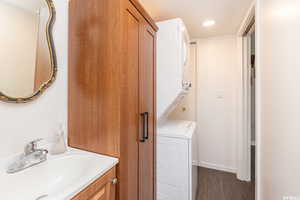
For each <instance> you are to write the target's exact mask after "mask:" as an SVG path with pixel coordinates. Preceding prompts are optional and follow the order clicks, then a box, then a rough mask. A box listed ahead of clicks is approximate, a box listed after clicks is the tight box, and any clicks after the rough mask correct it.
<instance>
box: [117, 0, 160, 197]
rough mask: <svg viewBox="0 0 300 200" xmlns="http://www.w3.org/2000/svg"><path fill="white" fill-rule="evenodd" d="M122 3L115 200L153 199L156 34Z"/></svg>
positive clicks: (131, 8)
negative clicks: (119, 113)
mask: <svg viewBox="0 0 300 200" xmlns="http://www.w3.org/2000/svg"><path fill="white" fill-rule="evenodd" d="M124 2H125V9H124V10H123V11H124V15H123V21H124V22H123V57H124V59H123V60H124V61H123V64H122V67H121V74H122V75H121V85H122V88H121V91H122V92H121V96H122V98H121V130H122V132H121V157H120V165H119V178H120V185H119V189H118V191H119V192H118V200H154V199H155V195H154V194H155V189H154V188H155V186H154V183H155V171H154V166H155V148H154V144H155V134H154V132H155V128H154V127H155V112H154V111H155V108H154V107H155V96H154V95H155V91H154V88H155V85H154V84H155V78H154V77H155V31H154V30H153V29H152V28H151V26H149V25H148V23H147V22H146V19H145V18H144V17H143V16H142V14H141V13H140V12H139V11H138V10H137V8H136V7H135V5H134V4H132V3H131V2H130V1H124ZM146 123H147V125H148V126H147V125H146ZM146 129H147V130H146ZM146 136H147V137H146Z"/></svg>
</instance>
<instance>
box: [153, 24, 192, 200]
mask: <svg viewBox="0 0 300 200" xmlns="http://www.w3.org/2000/svg"><path fill="white" fill-rule="evenodd" d="M157 25H158V27H159V31H158V33H157V119H158V130H157V200H195V198H196V197H195V196H196V195H195V194H196V188H197V187H196V185H197V167H193V159H195V158H196V155H195V153H194V152H196V151H195V150H194V149H196V147H195V145H194V144H195V143H196V142H195V140H196V134H195V130H196V123H195V122H193V121H179V120H168V116H169V114H170V113H171V112H172V111H173V110H174V108H176V107H177V106H178V104H179V103H180V102H181V101H182V100H183V99H184V98H185V96H186V95H187V94H188V93H189V89H190V87H191V83H190V81H189V80H188V78H187V77H186V76H185V72H186V71H187V69H188V67H189V66H190V62H189V57H190V56H189V48H190V40H189V35H188V32H187V29H186V27H185V25H184V23H183V21H182V20H181V19H172V20H167V21H162V22H158V23H157Z"/></svg>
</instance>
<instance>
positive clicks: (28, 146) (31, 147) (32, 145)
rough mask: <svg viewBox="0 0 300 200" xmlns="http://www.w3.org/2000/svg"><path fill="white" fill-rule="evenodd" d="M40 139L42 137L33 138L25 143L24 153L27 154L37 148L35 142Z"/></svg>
mask: <svg viewBox="0 0 300 200" xmlns="http://www.w3.org/2000/svg"><path fill="white" fill-rule="evenodd" d="M42 140H43V139H42V138H39V139H36V140H33V141H31V142H29V143H28V144H26V146H25V149H24V153H25V155H28V154H30V153H32V152H34V151H35V150H36V149H37V143H38V142H40V141H42Z"/></svg>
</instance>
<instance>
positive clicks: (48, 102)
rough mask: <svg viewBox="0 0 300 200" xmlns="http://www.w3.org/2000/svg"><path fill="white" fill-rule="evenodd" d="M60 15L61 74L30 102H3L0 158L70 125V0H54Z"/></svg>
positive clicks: (0, 107)
mask: <svg viewBox="0 0 300 200" xmlns="http://www.w3.org/2000/svg"><path fill="white" fill-rule="evenodd" d="M54 3H55V6H56V11H57V16H56V22H55V26H54V40H55V41H54V42H55V47H56V53H57V61H58V77H57V80H56V81H55V82H54V84H53V85H52V86H51V87H50V88H49V89H48V90H46V92H45V93H44V94H43V95H42V96H41V97H40V98H38V99H37V100H35V101H33V102H31V103H27V104H18V105H16V104H8V103H4V102H0V126H1V128H0V158H1V157H4V156H10V155H12V154H15V153H20V152H22V151H23V148H24V145H25V144H26V143H27V142H29V141H31V140H33V139H37V138H43V137H48V136H51V135H52V134H53V132H54V131H55V130H56V129H57V128H58V126H59V123H63V124H64V126H65V127H67V126H66V125H67V124H66V123H67V65H68V63H67V40H68V35H67V32H68V20H67V19H68V18H67V17H68V7H67V6H68V4H67V0H54Z"/></svg>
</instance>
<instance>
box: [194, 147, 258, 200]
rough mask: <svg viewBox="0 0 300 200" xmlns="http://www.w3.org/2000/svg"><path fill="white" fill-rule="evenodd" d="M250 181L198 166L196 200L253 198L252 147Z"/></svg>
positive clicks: (253, 166) (253, 170)
mask: <svg viewBox="0 0 300 200" xmlns="http://www.w3.org/2000/svg"><path fill="white" fill-rule="evenodd" d="M252 155H253V156H252V159H251V160H252V181H251V182H243V181H239V180H237V178H236V174H231V173H226V172H222V171H217V170H212V169H206V168H201V167H199V171H198V194H197V200H254V199H255V163H254V162H255V149H254V148H252Z"/></svg>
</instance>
